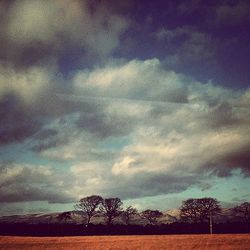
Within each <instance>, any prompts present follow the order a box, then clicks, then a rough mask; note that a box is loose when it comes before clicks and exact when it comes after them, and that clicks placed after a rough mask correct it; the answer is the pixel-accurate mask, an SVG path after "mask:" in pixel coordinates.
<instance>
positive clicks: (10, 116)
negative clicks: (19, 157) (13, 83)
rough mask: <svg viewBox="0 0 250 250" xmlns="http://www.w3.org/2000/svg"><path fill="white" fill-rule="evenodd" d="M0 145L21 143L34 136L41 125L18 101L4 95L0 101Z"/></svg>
mask: <svg viewBox="0 0 250 250" xmlns="http://www.w3.org/2000/svg"><path fill="white" fill-rule="evenodd" d="M0 117H1V123H0V144H2V145H4V144H8V143H14V142H22V141H24V140H25V139H27V138H29V137H31V136H32V135H34V134H35V133H36V132H37V131H39V129H40V128H41V126H42V124H41V122H39V120H38V119H34V117H33V115H32V114H30V113H27V112H26V111H25V108H24V107H22V104H21V102H20V100H19V99H18V98H17V97H15V96H14V95H11V94H10V95H6V96H4V98H3V99H2V100H0Z"/></svg>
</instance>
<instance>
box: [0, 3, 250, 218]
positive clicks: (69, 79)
mask: <svg viewBox="0 0 250 250" xmlns="http://www.w3.org/2000/svg"><path fill="white" fill-rule="evenodd" d="M0 40H1V43H0V214H1V215H3V214H13V213H32V212H46V211H63V210H64V211H65V210H70V209H73V204H75V203H76V202H77V201H78V200H79V199H80V198H82V197H85V196H87V195H91V194H99V195H102V196H103V197H120V198H121V199H122V200H123V201H124V202H125V204H129V205H134V206H136V207H137V208H139V209H143V208H158V209H160V210H166V209H170V208H175V207H179V206H180V205H181V201H182V200H185V199H187V198H198V197H205V196H210V197H214V198H217V199H218V200H220V201H221V202H222V203H223V204H224V205H228V206H229V205H232V204H237V203H240V202H243V201H249V199H250V195H249V190H250V165H249V162H250V137H249V134H250V128H249V124H250V112H249V108H250V87H249V86H250V82H249V79H250V46H249V44H250V3H249V1H248V0H246V1H244V0H239V1H237V0H219V1H217V0H216V1H213V0H212V1H199V0H193V1H192V0H190V1H175V0H172V1H166V0H163V1H160V0H158V1H145V0H143V1H140V0H136V1H129V0H128V1H115V0H114V1H112V0H109V1H108V0H106V1H105V0H103V1H102V0H99V1H98V0H91V1H87V0H86V1H80V0H60V1H52V0H51V1H50V0H32V1H30V0H19V1H12V0H11V1H7V0H6V1H0Z"/></svg>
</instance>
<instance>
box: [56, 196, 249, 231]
mask: <svg viewBox="0 0 250 250" xmlns="http://www.w3.org/2000/svg"><path fill="white" fill-rule="evenodd" d="M75 210H76V211H78V212H80V213H81V214H82V216H83V218H84V220H83V223H84V225H85V226H86V227H88V226H89V225H90V223H91V219H92V218H93V217H95V216H96V215H102V216H104V217H105V220H106V224H107V225H108V226H110V225H112V224H113V221H114V219H115V218H116V217H120V218H121V219H122V220H123V222H124V223H125V224H126V225H129V224H130V222H131V219H132V218H133V216H135V215H138V216H140V217H141V218H143V219H145V220H146V221H148V224H150V225H155V224H156V223H157V219H159V218H161V217H162V216H163V213H162V212H161V211H159V210H151V209H146V210H144V211H142V212H138V210H137V209H136V208H134V207H132V206H129V207H126V208H123V202H122V201H121V199H120V198H117V197H115V198H102V197H101V196H99V195H91V196H87V197H84V198H82V199H80V200H79V202H78V203H77V204H76V205H75ZM221 211H222V209H221V205H220V203H219V201H218V200H217V199H214V198H210V197H209V198H207V197H205V198H199V199H187V200H185V201H183V202H182V205H181V207H180V222H184V223H207V222H208V223H209V226H210V233H212V225H213V220H214V218H215V217H216V216H217V215H219V214H220V213H221ZM61 215H62V217H63V218H67V216H69V217H70V213H69V214H67V212H65V213H62V214H61ZM232 215H233V216H235V217H237V218H241V219H242V220H244V221H245V222H247V223H249V221H250V203H249V202H244V203H242V204H240V205H238V206H235V207H234V208H233V209H232Z"/></svg>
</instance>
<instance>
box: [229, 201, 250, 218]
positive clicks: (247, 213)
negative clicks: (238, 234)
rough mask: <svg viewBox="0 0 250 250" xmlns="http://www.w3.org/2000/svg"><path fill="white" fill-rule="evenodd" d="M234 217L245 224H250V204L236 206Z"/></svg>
mask: <svg viewBox="0 0 250 250" xmlns="http://www.w3.org/2000/svg"><path fill="white" fill-rule="evenodd" d="M233 215H234V216H236V217H238V218H240V219H242V220H244V221H245V222H250V202H244V203H241V204H240V205H238V206H235V207H234V208H233Z"/></svg>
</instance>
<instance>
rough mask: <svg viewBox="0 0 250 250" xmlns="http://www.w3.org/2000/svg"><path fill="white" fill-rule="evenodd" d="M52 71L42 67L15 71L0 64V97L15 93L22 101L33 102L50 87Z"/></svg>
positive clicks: (42, 95)
mask: <svg viewBox="0 0 250 250" xmlns="http://www.w3.org/2000/svg"><path fill="white" fill-rule="evenodd" d="M52 72H53V70H49V69H47V68H43V67H32V68H29V69H27V70H23V71H16V70H14V69H12V68H10V67H3V66H2V67H1V66H0V99H1V98H2V97H3V96H4V95H6V94H15V95H17V96H19V97H20V98H21V100H22V102H23V103H25V104H29V105H31V104H32V103H33V104H34V103H35V102H36V101H37V99H40V98H44V97H45V96H46V95H45V93H47V92H48V90H49V89H50V87H52V86H51V85H52V75H53V73H52Z"/></svg>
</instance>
